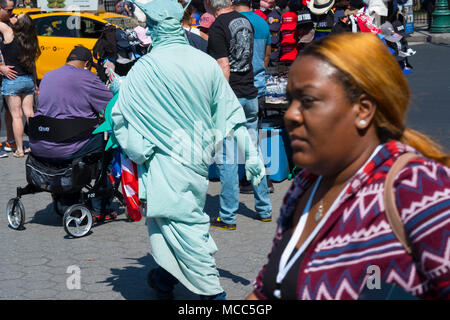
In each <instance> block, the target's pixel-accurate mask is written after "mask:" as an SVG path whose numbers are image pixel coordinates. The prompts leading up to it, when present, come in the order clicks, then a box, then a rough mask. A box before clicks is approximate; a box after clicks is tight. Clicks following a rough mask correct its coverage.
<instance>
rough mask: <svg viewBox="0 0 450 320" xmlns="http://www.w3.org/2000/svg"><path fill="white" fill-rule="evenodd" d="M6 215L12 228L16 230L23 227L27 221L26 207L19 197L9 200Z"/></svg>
mask: <svg viewBox="0 0 450 320" xmlns="http://www.w3.org/2000/svg"><path fill="white" fill-rule="evenodd" d="M6 215H7V217H8V223H9V226H10V227H11V228H13V229H15V230H20V229H22V228H23V225H24V223H25V208H24V207H23V204H22V201H20V199H19V198H14V199H11V200H9V201H8V204H7V205H6Z"/></svg>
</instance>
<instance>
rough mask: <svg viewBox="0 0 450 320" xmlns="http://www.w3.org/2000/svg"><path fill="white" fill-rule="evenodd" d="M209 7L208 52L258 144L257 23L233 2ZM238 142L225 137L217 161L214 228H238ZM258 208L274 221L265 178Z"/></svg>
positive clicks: (219, 0)
mask: <svg viewBox="0 0 450 320" xmlns="http://www.w3.org/2000/svg"><path fill="white" fill-rule="evenodd" d="M204 3H205V7H206V8H207V9H208V11H210V12H212V13H213V14H214V16H215V17H216V19H215V21H214V22H213V24H212V25H211V27H210V28H209V34H208V35H209V39H208V53H209V55H211V56H212V57H213V58H214V59H216V60H217V62H218V63H219V65H220V67H221V68H222V71H223V74H224V76H225V78H226V79H227V80H228V82H229V83H230V86H231V88H232V89H233V91H234V93H235V94H236V96H237V97H238V100H239V102H240V103H241V105H242V107H243V109H244V112H245V116H246V118H247V123H246V127H247V130H248V132H249V134H250V137H251V139H252V141H251V142H252V143H253V144H254V145H255V146H256V147H257V149H258V150H259V149H260V148H259V144H258V98H257V96H258V90H257V89H256V87H255V85H254V82H253V81H254V75H253V66H252V59H253V33H254V30H253V26H252V24H251V23H250V21H249V20H248V19H247V18H246V17H245V16H243V15H242V14H240V13H238V12H236V11H234V8H233V6H232V2H231V1H226V0H205V2H204ZM233 142H234V141H233V140H232V139H231V140H228V139H225V140H224V152H223V154H224V156H222V157H220V159H217V160H216V163H217V168H218V169H219V175H220V182H221V185H222V189H221V193H220V210H219V217H218V218H217V219H213V220H211V227H215V228H220V229H225V230H235V229H236V211H237V210H238V208H239V177H238V163H237V159H234V157H233V156H230V155H234V154H235V152H234V149H235V144H234V143H233ZM254 195H255V210H256V212H257V214H258V218H259V220H261V221H264V222H267V221H271V220H272V205H271V203H270V195H269V190H268V187H267V179H263V180H262V181H261V183H260V184H259V185H258V186H255V187H254Z"/></svg>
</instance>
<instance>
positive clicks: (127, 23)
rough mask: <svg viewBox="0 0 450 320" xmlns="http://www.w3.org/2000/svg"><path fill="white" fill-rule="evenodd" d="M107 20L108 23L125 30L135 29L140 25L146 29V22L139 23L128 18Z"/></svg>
mask: <svg viewBox="0 0 450 320" xmlns="http://www.w3.org/2000/svg"><path fill="white" fill-rule="evenodd" d="M105 20H106V21H108V22H109V23H112V24H115V25H116V26H118V27H121V28H123V29H134V28H136V27H137V26H139V25H141V26H143V27H145V22H144V23H139V22H138V21H137V20H136V19H131V18H127V17H123V18H122V17H120V18H117V17H114V18H105Z"/></svg>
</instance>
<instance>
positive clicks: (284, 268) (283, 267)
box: [273, 145, 382, 299]
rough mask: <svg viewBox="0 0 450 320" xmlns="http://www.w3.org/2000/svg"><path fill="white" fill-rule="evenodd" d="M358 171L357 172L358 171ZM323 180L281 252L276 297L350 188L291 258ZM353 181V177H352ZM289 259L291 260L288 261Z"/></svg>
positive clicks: (332, 206)
mask: <svg viewBox="0 0 450 320" xmlns="http://www.w3.org/2000/svg"><path fill="white" fill-rule="evenodd" d="M381 147H382V145H379V146H377V147H376V148H375V150H374V151H373V152H372V155H371V156H370V157H369V159H368V160H367V161H366V163H365V164H364V165H363V166H362V167H361V168H360V169H359V170H358V172H359V171H361V170H362V169H363V168H365V167H366V165H367V163H368V162H369V161H370V160H372V158H373V157H374V156H375V155H376V154H377V153H378V151H379V150H380V149H381ZM358 172H357V173H358ZM321 181H322V176H319V177H318V178H317V181H316V183H315V185H314V188H313V191H312V192H311V195H310V196H309V199H308V202H307V204H306V206H305V209H303V213H302V215H301V216H300V219H299V221H298V223H297V226H296V227H295V230H294V233H293V234H292V236H291V239H290V240H289V242H288V244H287V246H286V248H285V249H284V251H283V253H282V254H281V258H280V263H279V265H278V273H277V277H276V289H275V290H274V291H273V295H274V297H276V298H278V299H281V282H283V279H284V278H285V277H286V275H287V273H288V272H289V270H290V269H291V267H292V266H293V265H294V263H295V261H297V259H298V258H299V257H300V255H301V254H302V253H303V252H304V251H305V249H306V247H307V246H308V245H309V244H310V243H311V241H312V240H313V239H314V238H315V236H316V235H317V233H318V232H319V230H320V229H321V228H322V226H323V225H324V224H325V222H326V221H327V219H328V217H329V216H330V214H331V213H332V212H333V211H334V210H335V209H336V207H337V206H338V204H339V201H340V199H341V197H342V195H343V194H344V192H345V190H347V188H348V185H349V184H348V183H347V185H346V186H345V188H344V189H342V191H341V192H340V193H339V196H338V197H337V198H336V200H334V202H333V204H332V205H331V207H330V208H329V209H328V211H327V213H326V214H325V216H324V217H323V219H322V220H321V221H320V222H319V224H318V225H317V226H316V227H315V228H314V230H313V232H312V233H311V234H310V235H309V236H308V238H307V239H306V241H305V242H304V243H303V244H302V245H301V246H300V248H299V249H298V250H297V252H296V253H295V255H294V256H293V257H292V258H291V259H290V260H289V257H290V256H291V254H292V252H293V251H294V249H295V247H296V245H297V243H298V240H299V239H300V236H301V234H302V232H303V229H304V228H305V224H306V218H307V217H308V213H309V211H310V210H311V204H312V201H313V198H314V195H315V194H316V191H317V188H318V187H319V184H320V182H321ZM350 181H351V179H350ZM288 260H289V262H288Z"/></svg>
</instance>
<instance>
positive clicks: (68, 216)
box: [63, 204, 92, 238]
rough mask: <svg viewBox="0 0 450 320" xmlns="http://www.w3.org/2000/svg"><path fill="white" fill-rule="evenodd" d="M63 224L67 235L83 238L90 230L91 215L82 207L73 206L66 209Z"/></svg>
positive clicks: (79, 205) (78, 205)
mask: <svg viewBox="0 0 450 320" xmlns="http://www.w3.org/2000/svg"><path fill="white" fill-rule="evenodd" d="M63 224H64V230H66V232H67V234H68V235H70V236H72V237H74V238H80V237H83V236H85V235H86V234H87V233H88V232H89V231H90V230H91V227H92V214H91V212H90V211H89V209H88V208H86V207H85V206H84V205H82V204H74V205H72V206H70V207H69V208H67V209H66V211H65V213H64V218H63Z"/></svg>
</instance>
